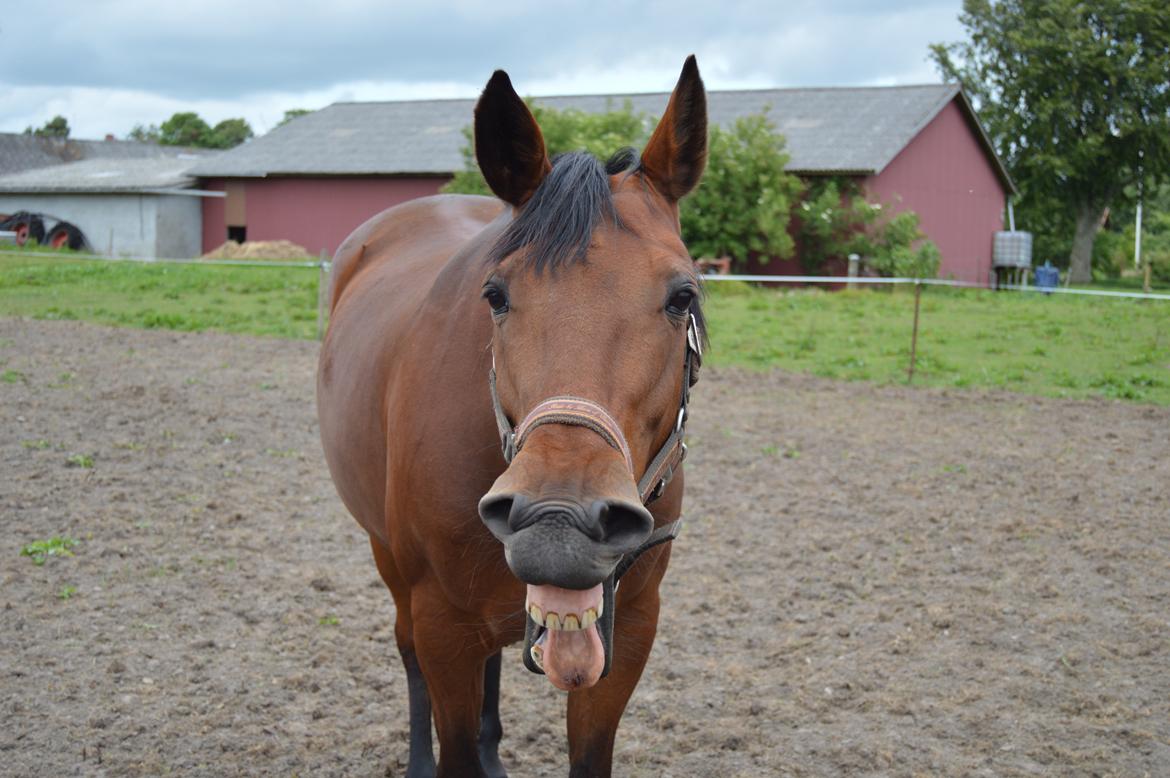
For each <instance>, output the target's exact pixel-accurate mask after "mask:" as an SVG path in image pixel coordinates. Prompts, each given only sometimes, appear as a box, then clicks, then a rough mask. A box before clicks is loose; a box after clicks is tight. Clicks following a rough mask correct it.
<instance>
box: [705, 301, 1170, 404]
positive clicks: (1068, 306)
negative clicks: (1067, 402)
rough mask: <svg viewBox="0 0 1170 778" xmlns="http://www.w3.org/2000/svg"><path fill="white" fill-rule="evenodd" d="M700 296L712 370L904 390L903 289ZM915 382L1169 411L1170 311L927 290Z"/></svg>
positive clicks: (1144, 305)
mask: <svg viewBox="0 0 1170 778" xmlns="http://www.w3.org/2000/svg"><path fill="white" fill-rule="evenodd" d="M709 287H712V288H711V289H710V294H709V296H708V300H707V312H708V318H709V319H710V322H711V324H710V329H711V341H712V348H711V361H712V362H714V363H715V364H723V365H739V366H744V367H751V368H760V369H766V368H771V367H782V368H784V369H786V370H793V371H798V372H804V373H811V374H814V375H820V376H826V377H829V378H843V379H851V380H868V381H875V382H878V383H901V382H905V381H906V368H907V366H908V365H909V359H910V335H911V328H912V323H913V316H914V293H913V290H912V289H909V288H903V289H888V290H859V291H843V292H835V293H826V292H821V291H817V290H787V291H785V290H776V289H760V288H756V287H749V286H746V285H742V284H735V283H727V282H725V283H720V284H718V285H716V284H714V283H712V284H710V285H709ZM914 383H916V384H922V385H927V386H951V387H986V388H1002V389H1010V390H1012V391H1019V392H1026V393H1031V394H1040V395H1048V396H1056V397H1089V396H1105V397H1115V398H1120V399H1126V400H1138V401H1144V402H1154V403H1161V404H1170V302H1163V301H1157V300H1149V301H1139V300H1126V299H1110V298H1082V297H1074V296H1071V295H1065V296H1056V295H1053V296H1050V297H1048V296H1041V295H1035V294H1014V293H1008V292H1001V293H993V292H986V291H982V290H954V289H946V288H940V287H933V288H930V287H928V288H925V289H924V291H923V293H922V305H921V315H920V320H919V333H918V356H917V364H916V371H915V376H914Z"/></svg>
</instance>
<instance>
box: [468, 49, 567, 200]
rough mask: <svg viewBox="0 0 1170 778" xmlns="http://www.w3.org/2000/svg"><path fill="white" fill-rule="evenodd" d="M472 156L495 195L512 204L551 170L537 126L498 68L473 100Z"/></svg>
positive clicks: (506, 77) (529, 193)
mask: <svg viewBox="0 0 1170 778" xmlns="http://www.w3.org/2000/svg"><path fill="white" fill-rule="evenodd" d="M475 158H476V159H477V160H478V161H479V169H480V171H482V172H483V177H484V179H485V180H486V181H487V183H488V186H490V187H491V188H492V191H493V192H495V193H496V197H499V198H500V199H501V200H503V201H504V202H506V203H511V204H512V205H514V206H516V207H520V206H521V205H524V203H526V202H528V198H530V197H532V193H533V192H535V191H536V187H538V186H540V182H541V181H543V180H544V177H545V176H546V175H548V172H549V171H550V170H552V164H551V163H550V162H549V160H548V153H547V152H546V151H545V149H544V136H542V135H541V134H540V127H538V126H537V124H536V119H535V118H533V116H532V111H529V110H528V106H527V105H525V104H524V101H523V100H521V99H520V95H518V94H516V90H515V89H513V88H512V81H511V80H510V79H509V78H508V74H507V73H505V72H504V71H502V70H497V71H496V72H495V73H493V74H492V77H491V80H490V81H488V83H487V86H485V87H484V89H483V94H482V95H480V96H479V102H477V103H476V104H475Z"/></svg>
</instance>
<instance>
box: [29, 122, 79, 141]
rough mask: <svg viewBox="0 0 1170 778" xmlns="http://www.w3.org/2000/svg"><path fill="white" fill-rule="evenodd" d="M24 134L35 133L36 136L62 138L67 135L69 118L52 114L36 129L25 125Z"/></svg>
mask: <svg viewBox="0 0 1170 778" xmlns="http://www.w3.org/2000/svg"><path fill="white" fill-rule="evenodd" d="M24 134H25V135H35V136H36V137H38V138H57V139H60V140H64V139H66V138H68V137H69V120H68V119H66V118H65V117H64V116H54V117H53V118H52V119H49V121H47V122H45V123H44V124H43V125H41V126H40V127H39V128H37V129H35V130H34V129H33V128H32V127H26V128H25V130H24Z"/></svg>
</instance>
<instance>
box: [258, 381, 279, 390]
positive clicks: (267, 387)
mask: <svg viewBox="0 0 1170 778" xmlns="http://www.w3.org/2000/svg"><path fill="white" fill-rule="evenodd" d="M260 388H261V389H263V390H264V391H266V392H267V391H271V390H272V389H275V388H276V384H270V383H268V382H267V381H265V382H264V383H262V384H260Z"/></svg>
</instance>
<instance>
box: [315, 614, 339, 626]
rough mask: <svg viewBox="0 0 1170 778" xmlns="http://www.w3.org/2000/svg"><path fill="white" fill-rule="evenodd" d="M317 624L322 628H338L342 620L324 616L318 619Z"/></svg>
mask: <svg viewBox="0 0 1170 778" xmlns="http://www.w3.org/2000/svg"><path fill="white" fill-rule="evenodd" d="M317 623H318V624H320V625H321V626H322V627H336V626H337V625H338V624H340V623H341V619H339V618H337V617H336V616H322V617H321V618H319V619H317Z"/></svg>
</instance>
